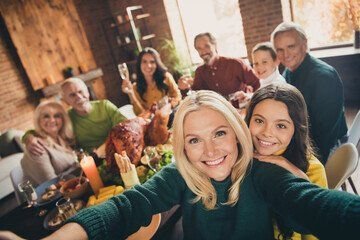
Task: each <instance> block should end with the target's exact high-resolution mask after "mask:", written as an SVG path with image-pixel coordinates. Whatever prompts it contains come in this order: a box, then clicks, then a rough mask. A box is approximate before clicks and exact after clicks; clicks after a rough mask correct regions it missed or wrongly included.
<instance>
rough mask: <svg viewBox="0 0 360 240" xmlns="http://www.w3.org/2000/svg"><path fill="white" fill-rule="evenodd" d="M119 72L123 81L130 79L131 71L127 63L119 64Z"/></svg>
mask: <svg viewBox="0 0 360 240" xmlns="http://www.w3.org/2000/svg"><path fill="white" fill-rule="evenodd" d="M118 70H119V73H120V77H121V79H122V80H125V79H129V69H128V67H127V65H126V63H120V64H118Z"/></svg>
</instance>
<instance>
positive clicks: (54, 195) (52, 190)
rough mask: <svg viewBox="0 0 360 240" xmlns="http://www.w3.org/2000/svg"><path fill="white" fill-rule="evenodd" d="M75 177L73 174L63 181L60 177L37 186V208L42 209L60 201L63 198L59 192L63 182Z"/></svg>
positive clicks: (65, 177) (63, 178)
mask: <svg viewBox="0 0 360 240" xmlns="http://www.w3.org/2000/svg"><path fill="white" fill-rule="evenodd" d="M74 177H75V176H74V175H71V174H69V175H66V176H64V177H62V179H60V177H56V178H53V179H51V180H49V181H46V182H43V183H42V184H40V185H39V186H37V187H36V189H35V191H36V194H37V196H38V199H37V200H36V206H37V207H42V206H45V205H50V204H52V203H54V202H55V201H56V200H58V199H59V198H60V197H61V196H62V194H61V193H60V191H59V189H60V187H61V181H66V180H68V179H71V178H74Z"/></svg>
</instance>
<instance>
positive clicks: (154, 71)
mask: <svg viewBox="0 0 360 240" xmlns="http://www.w3.org/2000/svg"><path fill="white" fill-rule="evenodd" d="M136 71H137V81H136V82H135V83H131V82H130V79H123V82H122V91H123V92H124V93H126V94H127V95H128V96H129V98H130V102H131V104H132V105H133V107H134V112H135V114H136V115H139V114H141V113H142V112H144V111H146V110H149V109H150V108H151V106H152V105H153V104H154V103H159V102H162V101H160V100H163V101H164V103H163V104H162V103H161V104H160V105H164V104H165V103H166V101H167V100H166V97H168V99H169V101H170V103H171V106H172V107H173V108H174V107H175V106H176V105H177V104H178V103H179V101H180V100H181V93H180V90H179V88H178V86H177V84H176V82H175V80H174V78H173V76H172V75H171V74H170V73H169V72H168V71H167V68H166V67H165V65H164V64H163V62H162V61H161V58H160V55H159V53H158V52H157V51H156V50H155V49H153V48H150V47H147V48H145V49H144V50H142V51H141V52H140V54H139V57H138V59H137V64H136ZM160 107H161V106H160Z"/></svg>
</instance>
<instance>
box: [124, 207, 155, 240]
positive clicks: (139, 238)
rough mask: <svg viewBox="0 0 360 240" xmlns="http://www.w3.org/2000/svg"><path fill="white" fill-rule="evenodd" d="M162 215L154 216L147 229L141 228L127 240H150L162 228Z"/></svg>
mask: <svg viewBox="0 0 360 240" xmlns="http://www.w3.org/2000/svg"><path fill="white" fill-rule="evenodd" d="M160 222H161V214H160V213H158V214H156V215H153V217H152V219H151V222H150V224H149V225H148V226H146V227H141V228H140V229H139V230H138V231H137V232H135V233H133V234H132V235H130V236H129V237H128V238H127V239H126V240H150V239H151V238H152V237H153V236H154V235H155V233H156V231H157V229H158V228H159V226H160Z"/></svg>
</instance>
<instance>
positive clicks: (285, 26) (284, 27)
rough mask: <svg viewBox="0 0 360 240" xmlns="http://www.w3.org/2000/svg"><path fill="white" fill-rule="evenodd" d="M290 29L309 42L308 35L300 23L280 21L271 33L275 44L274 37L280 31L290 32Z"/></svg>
mask: <svg viewBox="0 0 360 240" xmlns="http://www.w3.org/2000/svg"><path fill="white" fill-rule="evenodd" d="M289 31H295V32H296V33H297V34H298V36H299V37H300V38H301V39H303V40H304V41H305V42H307V36H306V33H305V31H304V29H303V28H302V27H301V26H300V24H298V23H294V22H282V23H280V24H279V25H278V26H277V27H276V28H275V29H274V31H273V32H272V33H271V37H270V39H271V42H272V43H273V44H274V39H275V37H276V35H278V34H279V33H283V32H289Z"/></svg>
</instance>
